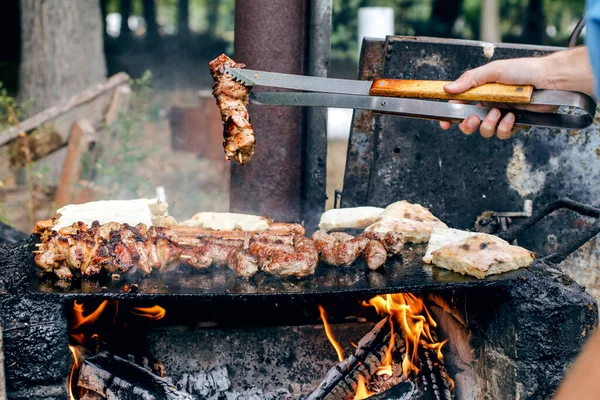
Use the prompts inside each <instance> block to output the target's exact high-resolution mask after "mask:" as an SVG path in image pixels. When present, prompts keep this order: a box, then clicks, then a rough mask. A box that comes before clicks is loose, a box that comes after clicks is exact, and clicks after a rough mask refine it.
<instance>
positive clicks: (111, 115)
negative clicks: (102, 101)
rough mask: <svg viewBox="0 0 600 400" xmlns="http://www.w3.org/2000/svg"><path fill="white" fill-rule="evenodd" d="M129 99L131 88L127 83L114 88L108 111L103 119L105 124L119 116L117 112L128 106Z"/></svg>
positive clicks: (110, 122)
mask: <svg viewBox="0 0 600 400" xmlns="http://www.w3.org/2000/svg"><path fill="white" fill-rule="evenodd" d="M130 99H131V88H130V87H129V85H128V84H125V85H121V86H119V87H117V88H116V89H115V94H114V95H113V98H112V101H111V102H110V106H109V107H108V111H107V112H106V116H105V118H104V121H105V122H106V124H107V125H110V124H112V123H113V122H115V120H116V119H117V118H118V117H119V112H121V111H125V110H127V109H128V108H129V100H130Z"/></svg>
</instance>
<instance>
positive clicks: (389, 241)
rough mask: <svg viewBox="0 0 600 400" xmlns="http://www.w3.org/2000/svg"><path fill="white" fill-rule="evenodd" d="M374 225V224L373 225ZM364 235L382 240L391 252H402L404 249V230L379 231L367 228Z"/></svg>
mask: <svg viewBox="0 0 600 400" xmlns="http://www.w3.org/2000/svg"><path fill="white" fill-rule="evenodd" d="M371 226H373V225H371ZM362 235H363V236H364V237H366V238H368V239H371V240H377V241H379V242H381V244H383V245H384V246H385V248H386V250H387V251H388V253H391V254H400V253H402V250H403V249H404V235H403V234H402V232H396V231H393V230H390V231H384V232H377V231H368V230H365V231H364V232H363V234H362Z"/></svg>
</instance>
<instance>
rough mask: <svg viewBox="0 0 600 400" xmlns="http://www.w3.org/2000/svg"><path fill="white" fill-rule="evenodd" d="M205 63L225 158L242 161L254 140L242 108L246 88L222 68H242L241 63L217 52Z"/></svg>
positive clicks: (248, 158) (251, 149) (244, 102)
mask: <svg viewBox="0 0 600 400" xmlns="http://www.w3.org/2000/svg"><path fill="white" fill-rule="evenodd" d="M208 66H209V68H210V73H211V74H212V77H213V79H214V83H213V95H214V96H215V98H216V99H217V105H218V106H219V110H220V111H221V119H222V120H223V147H224V148H225V160H231V159H233V160H235V161H237V162H239V163H240V164H244V163H246V162H248V161H250V159H251V158H252V155H253V154H254V142H255V139H254V130H253V129H252V125H250V117H249V115H248V111H247V109H246V106H247V104H248V91H249V90H248V88H247V87H245V86H244V85H242V84H241V83H238V82H235V81H234V80H233V78H232V77H231V75H229V74H228V73H226V72H225V70H226V67H229V68H244V67H245V65H244V64H241V63H236V62H235V61H233V60H232V59H231V58H229V57H227V56H226V55H225V54H221V55H220V56H219V57H217V58H215V59H214V60H212V61H211V62H210V63H209V64H208Z"/></svg>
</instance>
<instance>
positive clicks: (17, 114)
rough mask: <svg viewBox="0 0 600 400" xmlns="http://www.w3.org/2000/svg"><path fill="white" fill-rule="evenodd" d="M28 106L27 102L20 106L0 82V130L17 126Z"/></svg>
mask: <svg viewBox="0 0 600 400" xmlns="http://www.w3.org/2000/svg"><path fill="white" fill-rule="evenodd" d="M29 105H30V103H29V102H26V103H23V104H20V103H19V102H18V101H17V99H15V98H14V97H12V96H10V95H9V94H8V90H6V88H5V87H4V86H3V85H2V82H0V130H4V129H6V128H8V127H10V126H13V125H16V124H18V123H19V122H20V121H21V117H22V116H23V115H24V114H25V112H26V110H27V107H28V106H29Z"/></svg>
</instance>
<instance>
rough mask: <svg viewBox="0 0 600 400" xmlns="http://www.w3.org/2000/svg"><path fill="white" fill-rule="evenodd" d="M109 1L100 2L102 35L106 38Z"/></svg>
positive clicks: (102, 0)
mask: <svg viewBox="0 0 600 400" xmlns="http://www.w3.org/2000/svg"><path fill="white" fill-rule="evenodd" d="M107 6H108V0H100V16H101V18H102V35H103V37H105V38H106V35H107V33H106V15H107V14H108V10H107Z"/></svg>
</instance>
